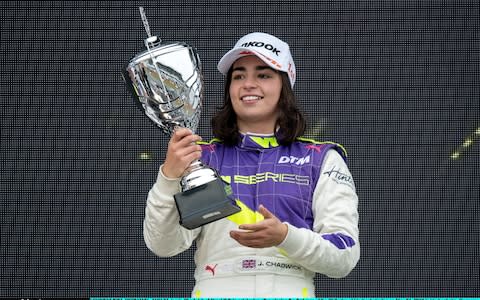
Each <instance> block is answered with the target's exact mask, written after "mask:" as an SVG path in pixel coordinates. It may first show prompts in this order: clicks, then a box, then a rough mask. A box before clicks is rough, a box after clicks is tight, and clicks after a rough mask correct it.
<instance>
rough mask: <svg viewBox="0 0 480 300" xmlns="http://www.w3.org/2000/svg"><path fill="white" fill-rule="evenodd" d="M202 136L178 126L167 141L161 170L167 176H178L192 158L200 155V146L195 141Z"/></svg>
mask: <svg viewBox="0 0 480 300" xmlns="http://www.w3.org/2000/svg"><path fill="white" fill-rule="evenodd" d="M201 140H202V138H201V137H200V136H198V135H196V134H193V132H192V131H191V130H190V129H188V128H178V129H176V130H175V132H174V133H173V135H172V137H171V138H170V142H169V143H168V149H167V155H166V158H165V162H164V163H163V167H162V172H163V175H165V176H166V177H168V178H179V177H180V176H182V174H183V173H184V172H185V170H186V169H187V168H188V167H189V166H190V163H191V162H192V161H194V160H197V159H200V157H201V156H202V148H201V147H200V145H197V144H196V142H198V141H201Z"/></svg>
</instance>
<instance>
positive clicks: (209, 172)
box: [180, 160, 218, 192]
mask: <svg viewBox="0 0 480 300" xmlns="http://www.w3.org/2000/svg"><path fill="white" fill-rule="evenodd" d="M217 178H218V175H217V173H216V172H215V171H214V170H213V169H211V168H209V167H207V166H205V165H204V164H203V163H202V162H201V161H200V160H195V161H193V162H192V163H191V164H190V166H189V167H188V168H187V169H186V170H185V173H184V174H183V176H182V179H181V180H180V186H181V188H182V192H185V191H188V190H191V189H193V188H196V187H199V186H201V185H204V184H206V183H209V182H211V181H214V180H216V179H217Z"/></svg>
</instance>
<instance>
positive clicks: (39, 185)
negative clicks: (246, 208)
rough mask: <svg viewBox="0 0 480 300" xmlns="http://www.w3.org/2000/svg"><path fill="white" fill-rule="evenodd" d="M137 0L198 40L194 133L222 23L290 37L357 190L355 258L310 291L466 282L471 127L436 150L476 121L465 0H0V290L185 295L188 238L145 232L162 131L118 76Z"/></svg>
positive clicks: (435, 289)
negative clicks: (151, 236)
mask: <svg viewBox="0 0 480 300" xmlns="http://www.w3.org/2000/svg"><path fill="white" fill-rule="evenodd" d="M138 6H144V7H145V9H146V13H147V16H148V18H149V21H150V26H151V29H152V32H153V33H154V34H156V35H158V36H160V37H161V38H162V39H164V40H172V41H173V40H177V41H184V42H187V43H188V44H191V45H193V46H194V47H196V48H197V49H198V51H199V55H200V57H201V59H202V62H203V65H204V74H205V89H206V92H205V98H206V102H205V108H204V111H203V119H202V123H201V124H200V129H199V133H200V134H201V135H202V136H203V137H204V139H209V138H210V137H211V134H210V131H209V119H210V117H211V115H212V114H213V112H214V111H215V107H216V106H218V105H219V104H220V102H221V94H222V89H223V87H222V86H223V83H222V82H223V81H222V80H223V78H222V76H221V75H220V74H219V73H218V72H217V71H216V67H215V66H216V62H217V61H218V59H219V58H220V57H221V55H222V54H223V53H224V52H225V51H227V50H228V49H229V47H231V46H232V45H233V44H234V43H235V41H236V40H237V38H239V37H240V36H241V35H243V34H246V33H248V32H250V31H265V32H270V33H272V34H275V35H277V36H279V37H281V38H282V39H284V40H285V41H287V42H288V43H289V44H290V45H291V47H292V48H293V55H294V57H295V60H296V63H297V70H298V81H297V82H298V83H297V84H296V86H295V90H296V92H297V95H298V96H299V99H300V101H301V105H302V107H303V108H304V110H305V111H307V112H308V117H309V118H310V124H311V127H310V129H309V136H310V137H314V138H317V139H321V140H334V141H337V142H339V143H342V144H344V145H345V147H346V148H347V150H349V153H350V161H349V164H350V168H351V171H352V173H353V175H354V177H355V179H356V185H357V189H358V194H359V197H360V206H359V211H360V216H361V224H360V229H361V242H362V257H361V260H360V262H359V264H358V266H357V268H356V269H355V270H354V271H353V272H352V274H351V275H350V276H349V277H347V278H345V279H341V280H333V279H328V278H326V277H324V276H321V275H318V276H317V277H316V286H317V295H318V296H320V297H342V296H343V297H350V296H354V297H360V296H370V297H374V296H375V297H380V296H397V297H399V296H415V297H426V296H430V297H434V296H435V297H436V296H462V297H467V296H476V297H478V296H480V276H479V273H480V271H479V269H480V250H479V249H480V221H479V220H480V205H479V189H480V187H479V186H480V182H479V178H480V172H479V167H480V162H479V153H480V150H479V149H480V145H479V139H478V138H477V143H474V145H473V146H472V147H470V148H469V149H467V150H465V151H463V152H462V155H461V157H460V159H457V160H451V159H450V158H449V156H450V154H451V153H452V151H453V150H454V149H456V148H457V147H458V146H459V145H461V144H462V142H463V140H464V139H465V138H466V137H467V136H469V135H471V134H472V133H473V132H474V131H475V130H476V128H478V127H480V103H479V102H480V100H479V99H480V89H479V82H480V80H479V78H480V50H479V41H480V40H479V32H480V23H479V22H480V21H479V20H480V16H479V3H478V1H458V0H451V1H307V0H305V1H275V2H274V3H273V2H271V1H250V0H246V1H236V0H235V1H210V0H196V1H180V0H174V1H173V0H172V1H115V2H107V1H88V2H87V1H57V2H55V1H45V2H24V1H7V2H2V3H1V4H0V24H1V40H0V65H1V70H2V71H1V72H0V78H1V81H0V89H1V90H0V97H1V100H0V107H1V113H0V128H1V142H0V200H1V205H0V223H1V224H0V226H1V227H0V234H1V236H0V297H7V296H37V297H87V296H126V297H128V296H129V297H145V296H152V297H156V296H165V297H166V296H171V297H174V296H177V297H180V296H188V295H189V291H190V289H191V288H192V286H193V278H192V276H193V268H194V265H193V261H192V254H193V249H190V250H188V251H187V252H185V253H182V254H180V255H178V256H177V257H174V258H168V259H165V258H158V257H155V256H154V255H153V254H152V253H150V252H149V251H148V250H147V249H146V247H145V245H144V243H143V237H142V220H143V213H144V206H145V198H146V195H147V192H148V190H149V188H150V187H151V185H152V184H153V182H154V180H155V177H156V174H157V168H158V166H159V165H160V163H161V160H162V157H163V155H164V153H165V145H166V143H167V141H168V139H167V137H165V136H164V135H163V134H162V133H161V132H160V130H159V129H158V128H155V127H154V126H153V125H152V124H151V123H150V122H149V121H148V119H147V118H146V117H145V116H144V115H143V114H142V112H140V111H139V110H137V109H136V107H135V106H134V103H133V100H132V99H131V98H130V96H129V95H128V93H127V91H126V89H125V87H124V84H123V81H122V78H121V75H120V70H121V68H122V66H123V65H124V64H125V63H126V62H127V61H128V60H129V59H130V58H131V57H132V55H133V54H135V53H136V52H138V51H140V50H142V48H143V39H144V38H145V36H146V35H145V32H144V29H143V25H142V23H141V20H140V17H139V13H138ZM142 153H144V154H146V156H147V158H149V159H141V157H142ZM143 156H145V155H143Z"/></svg>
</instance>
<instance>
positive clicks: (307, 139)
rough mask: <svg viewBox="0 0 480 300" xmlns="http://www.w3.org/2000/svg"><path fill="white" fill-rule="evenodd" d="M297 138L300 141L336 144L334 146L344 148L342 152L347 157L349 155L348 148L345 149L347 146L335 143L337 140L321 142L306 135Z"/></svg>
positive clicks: (316, 143)
mask: <svg viewBox="0 0 480 300" xmlns="http://www.w3.org/2000/svg"><path fill="white" fill-rule="evenodd" d="M297 140H298V141H300V142H308V143H312V144H315V145H325V144H329V145H334V146H337V147H338V148H340V149H341V150H342V152H343V153H344V154H345V157H347V156H348V152H347V149H345V147H343V145H342V144H339V143H335V142H331V141H324V142H320V141H317V140H314V139H309V138H305V137H297Z"/></svg>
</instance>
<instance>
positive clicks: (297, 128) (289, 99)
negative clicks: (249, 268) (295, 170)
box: [211, 68, 306, 145]
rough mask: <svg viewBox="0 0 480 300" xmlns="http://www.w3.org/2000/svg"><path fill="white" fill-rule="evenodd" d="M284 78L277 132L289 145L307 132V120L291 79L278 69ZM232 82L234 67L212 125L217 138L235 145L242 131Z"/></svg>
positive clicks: (229, 73) (283, 141)
mask: <svg viewBox="0 0 480 300" xmlns="http://www.w3.org/2000/svg"><path fill="white" fill-rule="evenodd" d="M277 72H278V73H279V74H280V76H281V78H282V91H281V92H280V100H279V102H278V108H279V117H278V119H277V122H276V124H275V128H279V130H278V131H277V132H276V133H275V135H276V137H277V140H278V142H279V143H280V144H281V145H287V144H290V143H292V142H293V141H295V139H296V138H297V137H299V136H301V135H303V133H304V132H305V127H306V122H305V118H304V116H303V114H302V113H301V111H300V110H299V109H298V107H297V99H296V97H295V94H294V92H293V90H292V86H291V85H290V80H289V79H288V75H287V73H285V72H280V71H277ZM231 82H232V68H230V70H229V71H228V74H227V76H226V80H225V91H224V101H223V105H222V106H221V107H219V108H218V109H219V111H217V113H216V114H215V116H214V117H213V118H212V121H211V125H212V130H213V134H214V136H215V137H216V138H218V139H220V140H222V141H223V143H225V144H227V145H235V144H236V143H237V142H238V140H239V138H240V133H239V131H238V126H237V115H236V114H235V111H234V110H233V106H232V99H231V98H230V92H229V91H230V83H231Z"/></svg>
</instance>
